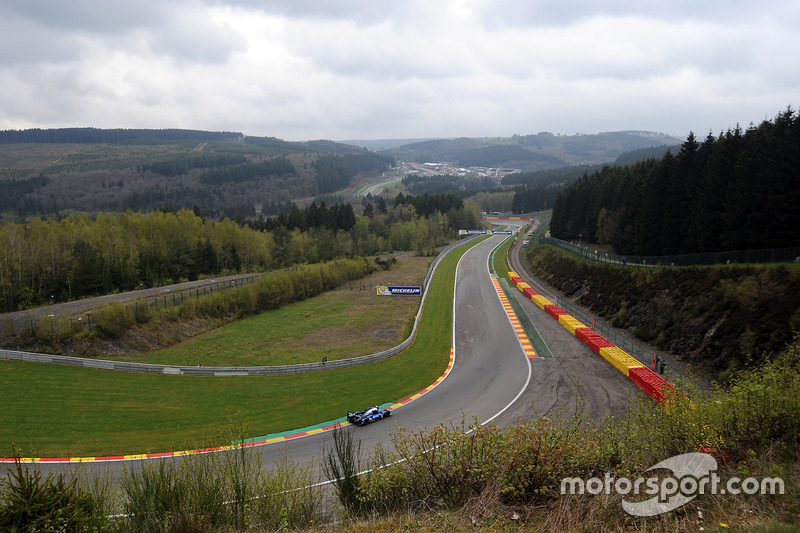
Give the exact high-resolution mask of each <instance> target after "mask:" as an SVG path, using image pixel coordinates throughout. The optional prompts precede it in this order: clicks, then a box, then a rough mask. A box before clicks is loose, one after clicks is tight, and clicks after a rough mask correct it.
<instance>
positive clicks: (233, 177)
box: [200, 156, 297, 185]
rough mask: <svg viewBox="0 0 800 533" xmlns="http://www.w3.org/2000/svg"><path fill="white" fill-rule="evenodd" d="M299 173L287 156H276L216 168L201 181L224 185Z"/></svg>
mask: <svg viewBox="0 0 800 533" xmlns="http://www.w3.org/2000/svg"><path fill="white" fill-rule="evenodd" d="M294 174H297V169H296V168H294V165H293V164H292V162H291V161H289V159H288V158H287V157H285V156H280V157H276V158H274V159H270V160H267V161H259V162H257V163H242V164H238V165H232V166H227V167H223V168H215V169H212V170H209V171H207V172H205V173H204V174H203V175H202V177H201V178H200V181H202V182H203V183H205V184H207V185H222V184H223V183H239V182H242V181H253V180H257V179H260V178H269V177H275V176H289V175H294Z"/></svg>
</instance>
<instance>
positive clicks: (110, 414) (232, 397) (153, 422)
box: [0, 241, 478, 457]
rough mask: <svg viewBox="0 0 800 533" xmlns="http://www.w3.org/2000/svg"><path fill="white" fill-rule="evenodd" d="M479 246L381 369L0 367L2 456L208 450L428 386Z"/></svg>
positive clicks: (439, 366) (442, 363)
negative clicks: (273, 371) (282, 371)
mask: <svg viewBox="0 0 800 533" xmlns="http://www.w3.org/2000/svg"><path fill="white" fill-rule="evenodd" d="M477 242H478V241H474V242H473V243H471V244H470V245H468V246H465V247H462V248H459V249H458V250H456V251H455V252H453V253H451V254H449V255H448V256H447V257H446V258H444V259H443V261H442V263H441V264H440V265H439V267H438V269H437V272H436V275H435V276H434V279H433V282H432V285H431V288H430V293H429V299H428V301H427V302H426V304H425V308H424V311H423V315H422V323H421V325H420V329H419V331H418V333H417V336H416V338H415V340H414V343H413V345H412V346H411V347H410V348H409V349H407V350H405V351H404V352H403V353H401V354H399V355H397V356H395V357H393V358H390V359H388V360H386V361H382V362H380V363H373V364H370V365H365V366H360V367H354V368H348V369H341V370H333V371H325V372H312V373H307V374H298V375H282V376H258V377H229V378H220V377H190V376H162V375H158V376H155V375H145V374H126V373H119V372H110V371H105V370H93V369H82V368H72V367H64V366H57V365H45V364H36V363H23V362H16V361H0V390H1V391H3V392H2V403H3V424H0V444H2V446H3V447H5V448H6V450H7V451H8V453H6V454H3V455H9V454H10V444H11V443H12V442H13V443H15V444H16V445H17V447H18V448H19V449H21V452H22V455H23V456H26V457H51V456H73V457H74V456H84V457H85V456H96V455H116V454H132V453H145V452H155V451H169V450H181V449H187V448H195V447H204V446H212V445H219V444H224V443H225V441H224V435H225V434H226V433H228V432H229V431H230V428H232V427H237V426H239V427H241V426H244V428H245V430H244V432H245V433H246V434H247V435H245V436H253V435H265V434H270V433H276V432H280V431H286V430H290V429H293V428H296V427H297V426H298V425H312V424H317V423H322V422H325V421H328V420H333V419H336V418H340V417H341V416H343V415H344V413H346V412H347V410H348V409H349V410H352V409H353V408H354V406H363V405H369V404H374V403H384V402H391V401H397V400H400V399H402V398H404V397H406V396H408V395H409V394H412V393H414V392H416V391H418V390H420V389H422V388H424V387H426V386H428V385H429V384H430V383H432V382H433V381H434V380H435V379H436V378H437V377H439V376H440V375H441V374H442V372H444V369H445V368H446V367H447V362H448V360H449V351H450V328H451V324H452V295H453V283H454V274H455V267H456V264H457V262H458V260H459V258H460V257H461V255H462V253H463V252H464V251H466V250H467V249H468V248H469V247H470V246H472V245H474V244H476V243H477ZM409 368H413V369H414V372H409V371H408V369H409ZM356 383H357V384H358V386H354V384H356ZM299 421H302V422H299ZM239 436H240V437H241V436H242V435H239Z"/></svg>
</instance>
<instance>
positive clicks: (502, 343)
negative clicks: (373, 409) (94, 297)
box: [0, 236, 641, 479]
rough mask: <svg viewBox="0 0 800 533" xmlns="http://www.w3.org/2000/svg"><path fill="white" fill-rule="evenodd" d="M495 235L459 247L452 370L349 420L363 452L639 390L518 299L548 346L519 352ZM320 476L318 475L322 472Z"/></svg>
mask: <svg viewBox="0 0 800 533" xmlns="http://www.w3.org/2000/svg"><path fill="white" fill-rule="evenodd" d="M502 241H503V237H501V236H493V237H491V238H489V239H487V240H485V241H484V242H482V243H480V244H478V245H476V246H475V247H473V248H472V249H471V250H469V251H468V252H467V253H466V254H464V256H463V257H462V259H461V261H460V263H459V266H458V269H457V271H456V291H455V296H454V302H453V308H454V314H453V316H454V325H453V326H454V327H453V346H454V354H455V363H454V365H453V368H452V371H451V372H450V374H449V375H448V376H447V378H446V379H444V380H443V381H442V382H441V383H440V384H439V385H438V386H437V387H435V388H434V389H433V390H431V391H430V392H428V393H427V394H425V395H424V396H422V397H421V398H419V399H417V400H415V401H413V402H410V403H408V404H406V405H404V406H401V407H398V408H396V409H395V411H394V412H393V416H392V417H391V418H389V419H387V420H384V421H381V422H378V423H375V424H372V425H369V426H365V427H363V428H359V427H353V426H348V427H347V429H348V430H349V431H355V432H357V433H356V435H357V438H358V439H359V440H360V441H361V443H362V450H363V452H364V453H366V454H369V453H371V451H372V450H373V449H374V447H375V446H376V445H377V444H382V445H383V446H384V447H385V448H389V449H390V448H391V443H390V439H389V429H390V428H391V427H392V426H393V425H394V424H396V425H398V426H401V427H404V428H408V429H418V428H432V427H433V426H435V425H436V424H437V423H439V422H447V421H448V420H449V421H452V422H453V423H454V424H456V425H460V423H461V420H462V417H466V421H467V423H468V424H469V423H471V422H472V421H473V417H477V419H478V420H480V421H481V422H482V423H485V422H487V421H488V420H490V419H494V420H495V421H496V422H497V423H499V424H501V425H507V424H510V423H513V421H514V420H515V419H516V418H517V417H524V418H531V417H535V416H540V415H542V414H546V413H547V412H549V411H550V410H551V409H553V408H554V407H555V406H557V405H564V406H565V407H567V408H569V407H571V406H573V405H574V403H575V400H576V398H577V397H578V396H579V391H580V394H582V395H583V397H584V400H585V405H586V408H587V410H588V411H589V412H590V413H592V414H593V415H595V416H603V415H606V414H609V413H613V414H621V413H623V412H624V411H625V409H626V407H627V405H628V403H629V394H631V393H633V394H637V393H638V394H641V393H640V392H639V391H638V388H637V387H636V386H635V385H634V384H633V383H632V382H631V381H630V380H628V378H626V377H625V376H624V375H623V374H621V373H620V372H618V371H617V370H616V369H614V368H613V367H612V366H611V365H610V364H609V363H607V362H606V361H605V360H604V359H602V358H601V357H600V356H598V355H597V354H595V353H594V352H593V351H591V350H590V349H589V348H588V347H587V346H586V345H584V344H583V343H582V342H581V341H579V340H578V339H577V338H575V337H574V336H573V335H571V334H570V333H569V332H568V331H567V330H565V329H564V328H563V327H561V326H560V325H559V324H558V323H557V322H556V321H555V320H553V319H552V318H551V317H550V316H549V315H547V314H546V313H544V311H541V310H540V309H539V308H538V307H537V306H536V305H534V304H533V303H532V302H530V301H527V303H526V302H525V301H524V300H523V299H522V298H520V299H519V301H520V302H521V303H522V305H523V307H524V309H525V312H526V313H528V315H529V316H530V318H531V320H532V321H533V322H534V324H535V326H536V328H537V330H538V331H539V332H540V333H541V335H542V338H543V339H544V340H545V342H546V343H547V344H548V346H549V348H550V350H551V352H552V353H553V357H550V358H539V359H533V360H529V359H527V358H526V357H525V355H524V353H523V351H522V348H521V345H520V343H519V340H518V338H517V337H516V335H515V333H514V330H513V328H512V327H511V323H510V321H509V318H508V316H507V315H506V314H505V311H504V310H503V307H502V305H501V302H500V299H499V297H498V295H497V292H496V290H495V288H494V285H493V284H492V281H491V276H490V274H489V270H488V258H489V256H490V254H491V251H492V250H493V249H494V248H495V247H497V246H498V245H500V244H501V243H502ZM528 304H529V305H528ZM409 371H413V369H409ZM632 391H633V392H632ZM360 407H363V406H354V409H355V408H360ZM343 414H344V413H343ZM331 443H332V440H331V435H330V433H320V434H315V435H311V436H307V437H302V438H299V439H295V440H292V441H289V442H288V443H286V442H283V443H276V444H269V445H264V446H259V447H256V448H252V449H253V450H255V451H257V452H258V453H260V454H261V455H262V456H263V457H264V464H265V465H271V464H273V461H275V460H278V459H280V458H281V457H285V456H287V455H288V456H289V457H291V458H292V459H294V460H297V461H302V462H308V461H313V462H314V464H316V465H317V466H319V465H321V464H322V458H323V450H324V449H325V447H326V446H327V447H328V448H330V447H331ZM183 459H184V458H183V457H175V458H170V459H155V460H171V461H181V460H183ZM128 463H129V461H120V462H109V463H101V462H91V463H82V464H81V465H80V469H81V470H82V471H83V472H85V473H97V474H103V475H109V476H110V477H112V478H114V477H116V476H118V475H119V474H120V473H121V472H122V470H123V469H124V468H130V466H131V465H130V464H128ZM7 466H8V465H6V467H7ZM38 466H39V468H41V470H42V471H43V472H47V471H51V470H70V469H73V468H76V465H74V464H69V463H66V464H65V463H54V464H46V463H40V464H39V465H38ZM3 470H5V468H4V467H0V475H2V474H3ZM319 477H320V479H323V474H322V473H321V471H320V472H319Z"/></svg>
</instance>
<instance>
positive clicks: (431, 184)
mask: <svg viewBox="0 0 800 533" xmlns="http://www.w3.org/2000/svg"><path fill="white" fill-rule="evenodd" d="M403 185H404V186H405V187H406V189H407V190H408V192H410V193H412V194H415V195H421V194H447V193H453V194H457V193H458V192H466V191H480V190H485V189H492V188H494V187H495V182H494V180H492V178H467V177H460V176H447V175H441V176H432V177H424V178H423V177H420V176H406V177H404V178H403Z"/></svg>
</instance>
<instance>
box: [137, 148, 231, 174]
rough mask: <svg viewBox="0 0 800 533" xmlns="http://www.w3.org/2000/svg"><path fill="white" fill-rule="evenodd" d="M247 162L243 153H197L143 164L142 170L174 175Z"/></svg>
mask: <svg viewBox="0 0 800 533" xmlns="http://www.w3.org/2000/svg"><path fill="white" fill-rule="evenodd" d="M242 163H247V158H246V157H245V156H244V155H242V154H215V153H203V152H200V153H196V154H189V155H183V156H180V157H175V158H172V159H169V160H165V161H154V162H152V163H148V164H146V165H142V167H141V168H140V170H141V171H142V172H147V171H150V172H153V173H154V174H161V175H162V176H167V177H174V176H180V175H181V174H186V173H187V172H189V171H190V170H193V169H196V168H219V167H224V166H227V165H239V164H242Z"/></svg>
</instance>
